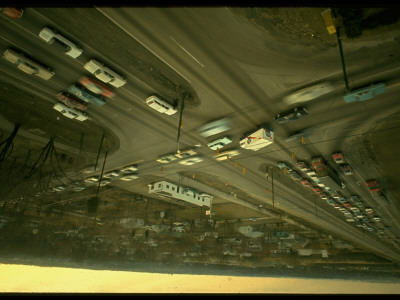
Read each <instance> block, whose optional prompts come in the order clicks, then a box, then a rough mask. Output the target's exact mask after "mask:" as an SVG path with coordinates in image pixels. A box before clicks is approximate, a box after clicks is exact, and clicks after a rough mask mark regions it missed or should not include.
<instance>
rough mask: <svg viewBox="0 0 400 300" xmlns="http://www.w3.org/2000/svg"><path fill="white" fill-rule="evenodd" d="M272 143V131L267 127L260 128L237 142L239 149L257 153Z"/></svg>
mask: <svg viewBox="0 0 400 300" xmlns="http://www.w3.org/2000/svg"><path fill="white" fill-rule="evenodd" d="M273 143H274V131H273V130H272V128H269V127H268V126H260V127H258V128H257V129H256V130H254V131H252V132H250V133H247V134H245V135H244V137H242V138H241V139H240V140H239V145H240V147H242V148H244V149H248V150H253V151H258V150H260V149H261V148H264V147H266V146H268V145H270V144H273Z"/></svg>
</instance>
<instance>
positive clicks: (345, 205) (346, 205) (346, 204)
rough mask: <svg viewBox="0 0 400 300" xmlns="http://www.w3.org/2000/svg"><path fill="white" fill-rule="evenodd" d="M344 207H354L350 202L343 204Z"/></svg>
mask: <svg viewBox="0 0 400 300" xmlns="http://www.w3.org/2000/svg"><path fill="white" fill-rule="evenodd" d="M343 205H344V207H346V208H351V207H352V205H351V203H350V202H345V203H343Z"/></svg>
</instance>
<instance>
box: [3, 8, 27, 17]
mask: <svg viewBox="0 0 400 300" xmlns="http://www.w3.org/2000/svg"><path fill="white" fill-rule="evenodd" d="M0 12H1V13H2V14H3V15H6V16H7V17H10V18H13V19H19V18H21V17H22V15H23V14H24V10H23V9H22V8H16V7H0Z"/></svg>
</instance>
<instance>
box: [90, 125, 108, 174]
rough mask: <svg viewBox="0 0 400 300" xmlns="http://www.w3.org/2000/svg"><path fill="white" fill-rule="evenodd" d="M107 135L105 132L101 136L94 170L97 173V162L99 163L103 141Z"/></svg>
mask: <svg viewBox="0 0 400 300" xmlns="http://www.w3.org/2000/svg"><path fill="white" fill-rule="evenodd" d="M105 134H106V132H105V131H103V135H102V136H101V141H100V146H99V151H98V152H97V158H96V163H95V165H94V170H93V171H96V168H97V162H98V161H99V156H100V151H101V147H102V146H103V140H104V135H105Z"/></svg>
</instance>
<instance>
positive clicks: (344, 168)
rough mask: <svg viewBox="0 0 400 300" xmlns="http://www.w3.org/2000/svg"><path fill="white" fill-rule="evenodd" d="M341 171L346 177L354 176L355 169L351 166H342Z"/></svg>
mask: <svg viewBox="0 0 400 300" xmlns="http://www.w3.org/2000/svg"><path fill="white" fill-rule="evenodd" d="M340 169H341V170H342V171H343V173H344V175H347V176H349V175H353V169H352V167H351V166H350V165H348V164H345V165H341V166H340Z"/></svg>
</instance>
